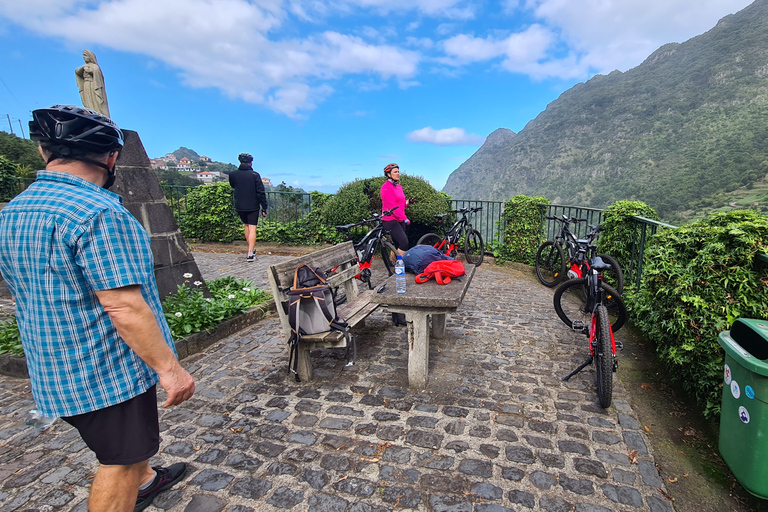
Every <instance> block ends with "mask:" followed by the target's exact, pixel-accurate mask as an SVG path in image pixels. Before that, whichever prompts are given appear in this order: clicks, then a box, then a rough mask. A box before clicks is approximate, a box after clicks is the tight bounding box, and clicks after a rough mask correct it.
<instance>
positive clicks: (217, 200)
mask: <svg viewBox="0 0 768 512" xmlns="http://www.w3.org/2000/svg"><path fill="white" fill-rule="evenodd" d="M186 203H187V207H186V210H185V211H184V213H183V214H182V215H180V219H179V220H180V225H181V233H182V234H183V235H184V237H185V238H196V239H198V240H201V241H203V242H231V241H232V240H242V239H243V238H244V236H245V235H244V234H243V224H242V222H241V221H240V218H239V217H238V216H237V213H236V212H235V207H234V205H233V204H232V187H230V186H229V183H211V184H210V185H202V186H199V187H196V188H193V189H192V190H190V191H189V193H187V196H186Z"/></svg>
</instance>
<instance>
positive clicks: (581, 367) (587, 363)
mask: <svg viewBox="0 0 768 512" xmlns="http://www.w3.org/2000/svg"><path fill="white" fill-rule="evenodd" d="M591 364H592V356H589V357H588V358H587V360H586V361H584V364H582V365H581V366H579V367H578V368H576V369H575V370H573V371H572V372H571V373H570V374H569V375H568V376H567V377H563V381H566V380H568V379H570V378H571V377H573V376H574V375H576V374H577V373H579V372H580V371H581V370H583V369H584V368H586V367H587V366H589V365H591Z"/></svg>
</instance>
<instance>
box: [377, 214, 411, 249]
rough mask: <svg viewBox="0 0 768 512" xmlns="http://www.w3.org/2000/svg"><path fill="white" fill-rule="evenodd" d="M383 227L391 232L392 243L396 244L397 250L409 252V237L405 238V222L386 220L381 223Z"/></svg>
mask: <svg viewBox="0 0 768 512" xmlns="http://www.w3.org/2000/svg"><path fill="white" fill-rule="evenodd" d="M381 225H382V227H383V228H384V229H385V230H387V231H389V234H390V235H392V241H393V242H394V243H395V248H396V249H400V250H401V251H407V250H408V237H407V236H405V222H398V221H396V220H385V221H382V223H381Z"/></svg>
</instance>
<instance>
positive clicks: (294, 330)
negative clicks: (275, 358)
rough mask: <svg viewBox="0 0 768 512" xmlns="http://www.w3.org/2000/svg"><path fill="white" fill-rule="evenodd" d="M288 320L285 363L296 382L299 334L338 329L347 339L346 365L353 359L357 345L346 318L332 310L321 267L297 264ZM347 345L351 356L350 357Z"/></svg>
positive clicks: (328, 289) (298, 380)
mask: <svg viewBox="0 0 768 512" xmlns="http://www.w3.org/2000/svg"><path fill="white" fill-rule="evenodd" d="M288 323H289V324H290V326H291V336H290V338H289V340H288V344H289V345H290V346H291V352H290V356H289V359H288V367H289V368H290V370H291V372H292V373H293V374H294V376H295V377H296V382H300V379H299V374H298V373H297V371H296V367H297V364H298V353H297V345H298V343H299V341H301V338H302V336H303V335H307V334H320V333H323V332H329V331H338V332H340V333H342V334H343V335H344V337H345V338H346V340H347V366H352V365H354V364H355V363H356V362H357V345H356V343H355V339H354V337H353V336H352V335H351V333H350V331H349V325H347V322H346V321H345V320H344V319H343V318H341V317H339V316H338V315H337V313H336V307H335V305H334V300H333V291H332V290H331V287H330V285H329V284H328V278H327V277H326V275H325V272H323V271H322V270H321V269H319V268H317V267H310V266H309V265H299V267H298V268H297V269H296V272H295V273H294V275H293V287H292V288H291V289H290V290H289V291H288ZM350 347H351V348H352V360H351V361H350Z"/></svg>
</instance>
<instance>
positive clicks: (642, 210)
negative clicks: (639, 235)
mask: <svg viewBox="0 0 768 512" xmlns="http://www.w3.org/2000/svg"><path fill="white" fill-rule="evenodd" d="M634 216H639V217H645V218H647V219H651V220H659V216H658V215H657V214H656V210H654V209H653V208H651V207H650V206H648V205H647V204H645V203H644V202H642V201H616V202H615V203H613V204H612V205H611V206H609V207H608V208H606V209H605V210H603V219H604V220H603V222H602V227H603V229H604V232H603V233H602V234H601V235H600V238H599V239H598V245H599V247H600V253H601V254H608V255H610V256H613V257H614V258H616V260H617V261H618V262H619V265H621V267H622V268H624V269H628V268H629V264H630V263H631V261H632V239H633V237H634V234H635V221H634V220H633V219H632V217H634ZM627 284H628V285H631V284H632V283H627Z"/></svg>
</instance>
